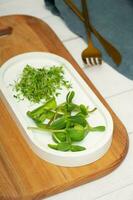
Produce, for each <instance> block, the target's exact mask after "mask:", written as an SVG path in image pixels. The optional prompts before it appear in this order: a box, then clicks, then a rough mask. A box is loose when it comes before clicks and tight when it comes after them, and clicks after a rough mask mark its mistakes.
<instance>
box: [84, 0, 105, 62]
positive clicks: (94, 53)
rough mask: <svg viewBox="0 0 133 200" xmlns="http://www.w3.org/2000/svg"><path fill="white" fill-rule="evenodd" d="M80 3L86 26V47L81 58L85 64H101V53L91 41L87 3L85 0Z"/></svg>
mask: <svg viewBox="0 0 133 200" xmlns="http://www.w3.org/2000/svg"><path fill="white" fill-rule="evenodd" d="M81 4H82V12H83V16H84V19H85V21H84V25H85V28H86V32H87V36H88V47H87V48H86V49H85V50H84V51H83V52H82V54H81V56H82V60H83V62H84V63H85V64H90V65H101V64H102V54H101V52H100V50H99V49H97V48H96V47H95V46H94V44H93V41H92V39H91V31H90V29H89V24H88V21H89V16H88V9H87V3H86V0H81Z"/></svg>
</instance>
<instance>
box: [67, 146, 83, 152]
mask: <svg viewBox="0 0 133 200" xmlns="http://www.w3.org/2000/svg"><path fill="white" fill-rule="evenodd" d="M70 150H71V151H73V152H76V151H84V150H86V148H85V147H82V146H79V145H71V148H70Z"/></svg>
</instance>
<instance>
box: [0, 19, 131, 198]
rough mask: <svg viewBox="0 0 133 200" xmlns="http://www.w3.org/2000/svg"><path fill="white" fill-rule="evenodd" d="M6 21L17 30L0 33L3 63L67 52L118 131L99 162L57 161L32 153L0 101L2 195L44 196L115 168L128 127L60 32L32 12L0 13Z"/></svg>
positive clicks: (123, 153)
mask: <svg viewBox="0 0 133 200" xmlns="http://www.w3.org/2000/svg"><path fill="white" fill-rule="evenodd" d="M1 22H2V24H4V25H5V26H11V27H12V28H13V32H12V34H11V35H8V36H5V37H0V64H2V63H4V62H5V61H6V60H7V59H9V58H11V57H12V56H15V55H18V54H20V53H24V52H30V51H44V52H46V51H47V52H51V53H55V54H58V55H59V56H62V57H64V58H65V59H67V60H68V61H69V62H70V63H71V64H72V65H73V67H74V68H75V69H76V70H77V71H78V73H79V74H80V75H81V77H82V78H83V79H84V80H85V81H86V82H87V84H88V86H89V87H90V88H91V89H92V90H93V91H94V92H95V94H96V95H97V96H98V98H99V99H100V100H101V101H102V102H103V104H104V105H105V106H106V108H107V109H108V110H109V112H110V114H111V115H112V118H113V122H114V135H113V142H112V145H111V148H110V149H109V151H108V152H107V153H106V155H105V156H103V157H102V158H101V159H99V160H98V161H96V162H94V163H92V164H89V165H85V166H83V167H74V168H68V167H59V166H55V165H53V164H50V163H48V162H45V161H43V160H41V159H40V158H39V157H38V156H36V155H35V154H34V153H33V152H32V150H31V149H30V148H29V146H28V144H27V143H26V141H25V140H24V138H23V137H22V135H21V133H20V131H19V129H18V127H17V125H16V124H15V122H14V120H13V119H12V117H11V116H10V114H9V112H8V110H7V108H6V106H5V105H4V104H3V102H2V100H0V200H7V199H10V200H12V199H18V200H21V199H22V200H23V199H24V200H31V199H34V200H37V199H41V198H44V197H47V196H50V195H53V194H56V193H59V192H61V191H64V190H67V189H70V188H72V187H75V186H78V185H81V184H84V183H86V182H89V181H92V180H95V179H97V178H99V177H101V176H104V175H106V174H108V173H110V172H111V171H113V170H114V169H115V168H116V167H117V166H118V165H119V164H120V163H121V162H122V160H123V159H124V157H125V156H126V153H127V150H128V136H127V132H126V129H125V127H124V126H123V124H122V123H121V121H120V120H119V119H118V117H117V116H116V115H115V113H114V112H113V111H112V110H111V108H110V107H109V106H108V104H107V103H106V101H105V100H104V99H103V97H102V96H101V95H100V94H99V92H98V91H97V90H96V88H95V87H94V85H93V84H92V83H91V81H90V80H89V79H88V78H87V76H86V75H85V74H84V72H83V71H82V70H81V68H80V67H79V66H78V64H77V63H76V62H75V60H74V59H73V58H72V56H71V55H70V53H69V52H68V51H67V50H66V49H65V47H64V46H63V44H62V43H61V42H60V40H59V39H58V38H57V36H56V35H55V33H54V32H53V31H52V30H51V28H50V27H49V26H48V25H47V24H45V23H44V22H43V21H41V20H39V19H37V18H34V17H30V16H22V15H14V16H5V17H0V23H1Z"/></svg>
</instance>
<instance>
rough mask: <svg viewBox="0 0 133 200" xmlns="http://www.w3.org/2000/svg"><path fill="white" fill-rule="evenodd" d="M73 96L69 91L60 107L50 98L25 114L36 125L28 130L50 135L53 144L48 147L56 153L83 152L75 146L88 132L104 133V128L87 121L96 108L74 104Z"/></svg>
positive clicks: (82, 149) (81, 148) (72, 92)
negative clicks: (44, 132)
mask: <svg viewBox="0 0 133 200" xmlns="http://www.w3.org/2000/svg"><path fill="white" fill-rule="evenodd" d="M74 96H75V93H74V91H71V92H69V93H68V94H67V96H66V101H65V102H63V103H61V104H60V105H57V103H56V99H55V98H51V99H50V100H49V101H47V102H46V103H45V104H44V105H42V106H40V107H38V108H37V109H35V110H33V111H28V112H27V115H28V116H29V117H30V118H31V119H32V120H34V122H35V124H36V127H29V129H32V130H40V131H47V132H49V133H51V136H52V139H53V141H54V144H48V146H49V147H50V148H52V149H54V150H56V151H64V152H65V151H72V152H78V151H84V150H85V149H86V148H85V147H83V146H80V145H77V142H80V141H82V140H84V139H85V138H86V136H87V134H88V133H89V132H94V131H98V132H103V131H105V126H96V127H92V126H91V125H90V124H89V123H88V121H87V118H88V116H89V115H90V114H91V113H92V112H94V111H95V110H96V108H94V109H93V110H90V109H89V108H88V107H87V106H85V105H83V104H80V105H78V104H75V103H74V102H73V98H74ZM47 120H49V121H48V122H47V123H46V121H47ZM75 142H76V145H75V144H74V143H75Z"/></svg>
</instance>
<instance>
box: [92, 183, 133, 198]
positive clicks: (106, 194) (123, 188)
mask: <svg viewBox="0 0 133 200" xmlns="http://www.w3.org/2000/svg"><path fill="white" fill-rule="evenodd" d="M131 185H133V183H130V184H127V185H125V186H123V187H121V188H119V189H116V190H113V191H112V192H108V193H106V194H104V195H101V196H99V197H96V198H95V199H94V200H98V199H100V198H102V197H106V196H107V195H109V194H112V193H114V192H117V191H120V190H122V189H124V188H127V187H129V186H131Z"/></svg>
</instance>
